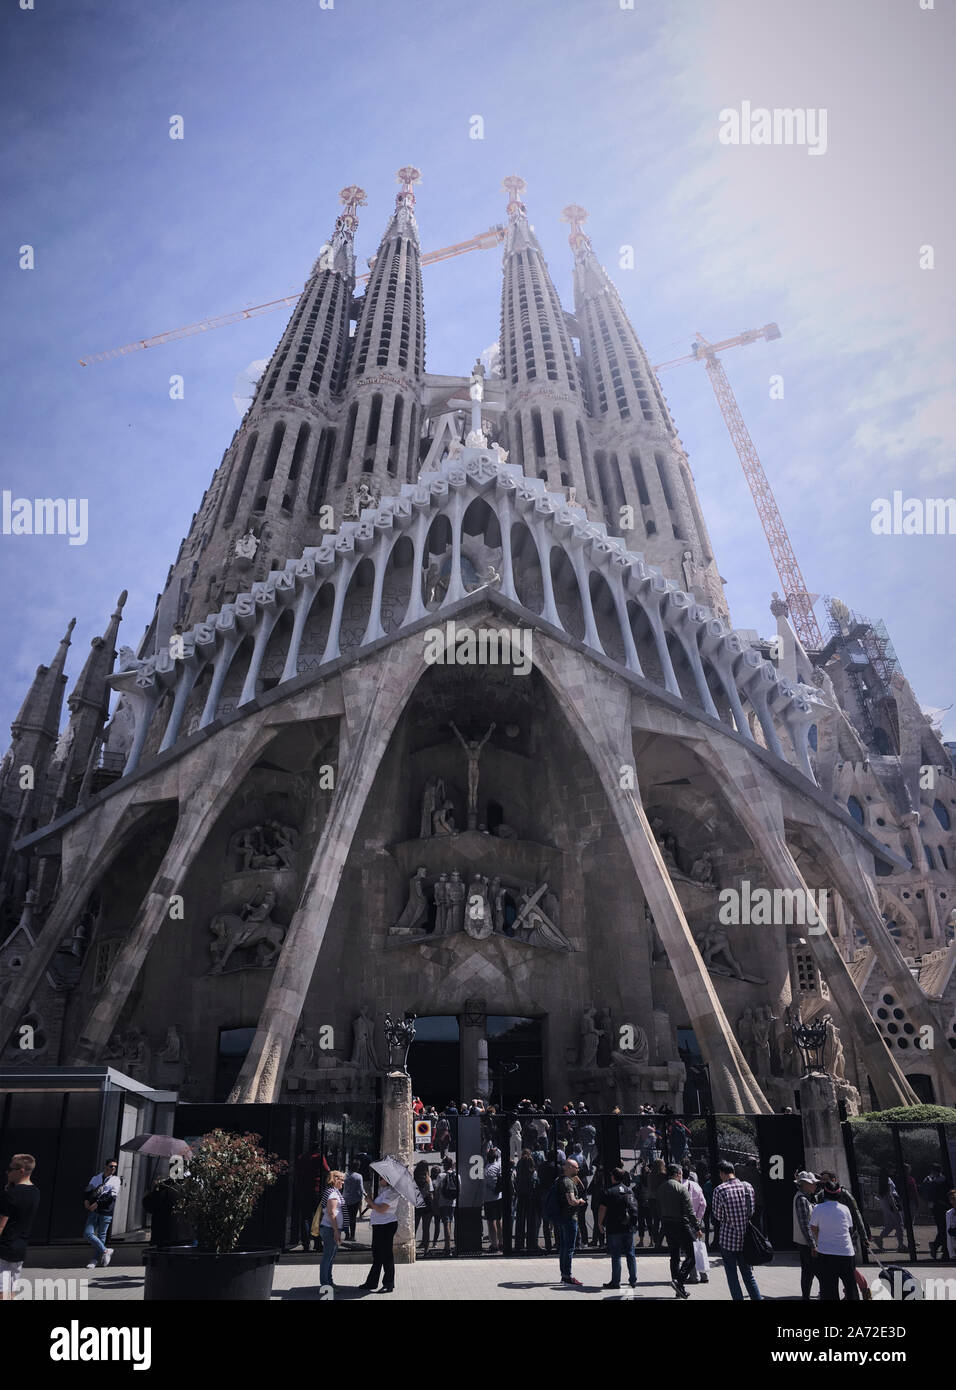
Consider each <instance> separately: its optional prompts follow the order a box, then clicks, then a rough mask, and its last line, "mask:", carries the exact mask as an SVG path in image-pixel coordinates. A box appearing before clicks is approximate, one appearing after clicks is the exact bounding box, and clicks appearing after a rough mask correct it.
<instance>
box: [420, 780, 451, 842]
mask: <svg viewBox="0 0 956 1390" xmlns="http://www.w3.org/2000/svg"><path fill="white" fill-rule="evenodd" d="M444 803H445V780H444V778H443V777H438V776H431V777H429V779H428V781H427V782H426V783H425V790H424V792H423V793H422V818H421V827H420V829H419V839H421V840H429V839H431V837H432V835H434V833H435V828H434V818H435V812H436V811H437V810H438V808H439V807H440V806H443V805H444Z"/></svg>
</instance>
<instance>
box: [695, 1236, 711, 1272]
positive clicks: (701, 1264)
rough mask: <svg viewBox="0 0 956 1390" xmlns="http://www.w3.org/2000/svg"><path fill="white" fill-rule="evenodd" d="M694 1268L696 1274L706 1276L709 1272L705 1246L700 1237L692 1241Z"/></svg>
mask: <svg viewBox="0 0 956 1390" xmlns="http://www.w3.org/2000/svg"><path fill="white" fill-rule="evenodd" d="M694 1268H695V1269H696V1271H697V1273H698V1274H708V1273H709V1272H710V1261H709V1260H708V1258H707V1246H706V1245H705V1244H704V1240H703V1237H702V1236H698V1237H697V1239H696V1240H695V1241H694Z"/></svg>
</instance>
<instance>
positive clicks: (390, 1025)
mask: <svg viewBox="0 0 956 1390" xmlns="http://www.w3.org/2000/svg"><path fill="white" fill-rule="evenodd" d="M417 1017H418V1015H417V1014H410V1013H406V1015H405V1017H404V1018H403V1019H398V1018H396V1019H393V1018H392V1016H391V1014H386V1015H385V1041H386V1043H387V1044H388V1063H389V1066H391V1065H392V1053H393V1052H397V1051H400V1050H401V1049H402V1048H404V1052H403V1053H402V1071H403V1072H404V1073H405V1075H406V1076H407V1075H408V1050H409V1048H410V1047H411V1045H412V1043H413V1042H414V1041H415V1019H416V1018H417Z"/></svg>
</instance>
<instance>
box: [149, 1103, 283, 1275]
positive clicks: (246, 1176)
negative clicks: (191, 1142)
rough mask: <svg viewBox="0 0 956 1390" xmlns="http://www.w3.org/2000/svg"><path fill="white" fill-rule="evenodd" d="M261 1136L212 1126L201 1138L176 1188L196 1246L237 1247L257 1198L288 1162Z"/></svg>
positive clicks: (224, 1249) (210, 1249) (213, 1249)
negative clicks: (263, 1143)
mask: <svg viewBox="0 0 956 1390" xmlns="http://www.w3.org/2000/svg"><path fill="white" fill-rule="evenodd" d="M259 1138H260V1136H259V1135H258V1134H230V1133H228V1132H227V1131H226V1130H223V1129H214V1130H212V1131H211V1132H210V1133H209V1134H204V1135H203V1137H202V1139H200V1141H199V1145H198V1147H197V1149H196V1151H195V1153H194V1154H193V1156H192V1158H191V1159H190V1160H189V1175H188V1177H185V1178H183V1179H182V1181H181V1182H179V1183H177V1192H176V1210H177V1211H178V1212H179V1213H181V1214H182V1215H183V1216H184V1217H185V1218H186V1219H187V1220H188V1221H189V1222H190V1223H191V1224H192V1226H193V1227H194V1228H195V1231H196V1238H197V1240H198V1242H199V1249H200V1250H204V1251H208V1252H215V1253H216V1254H220V1255H221V1254H224V1253H225V1252H227V1251H229V1250H235V1248H236V1246H237V1244H238V1242H239V1235H240V1232H241V1231H242V1228H243V1226H245V1224H246V1222H247V1221H248V1220H249V1218H250V1216H251V1215H252V1213H253V1211H254V1210H255V1207H256V1203H257V1202H258V1200H259V1198H260V1197H261V1196H262V1194H263V1192H264V1191H265V1190H266V1188H267V1187H269V1186H271V1184H272V1183H274V1182H275V1180H276V1178H277V1177H279V1175H280V1173H283V1172H284V1171H285V1169H286V1167H287V1166H288V1165H287V1164H286V1163H285V1161H284V1160H283V1159H280V1158H279V1157H278V1156H277V1155H276V1154H267V1153H266V1152H265V1150H264V1149H262V1148H260V1146H259V1144H258V1143H257V1140H258V1139H259Z"/></svg>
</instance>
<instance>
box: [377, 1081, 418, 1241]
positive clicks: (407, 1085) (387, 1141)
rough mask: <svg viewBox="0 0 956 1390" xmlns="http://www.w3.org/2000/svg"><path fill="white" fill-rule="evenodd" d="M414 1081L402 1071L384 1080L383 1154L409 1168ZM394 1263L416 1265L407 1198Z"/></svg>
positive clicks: (400, 1217) (412, 1219)
mask: <svg viewBox="0 0 956 1390" xmlns="http://www.w3.org/2000/svg"><path fill="white" fill-rule="evenodd" d="M412 1115H413V1112H412V1078H411V1077H410V1076H408V1075H407V1074H406V1073H405V1072H403V1071H390V1072H389V1073H388V1075H387V1076H386V1077H385V1085H384V1088H383V1102H382V1155H383V1156H384V1155H385V1154H391V1156H392V1157H393V1158H398V1159H400V1160H401V1161H402V1163H404V1164H405V1166H406V1167H407V1168H411V1167H412V1166H413V1160H414V1153H415V1139H414V1134H413V1124H412ZM397 1214H398V1230H397V1231H396V1232H395V1245H394V1250H395V1263H396V1264H398V1265H410V1264H414V1263H415V1214H414V1212H413V1210H412V1206H411V1203H410V1202H406V1201H405V1200H404V1198H403V1199H402V1200H401V1201H400V1202H399V1204H398V1213H397Z"/></svg>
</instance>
